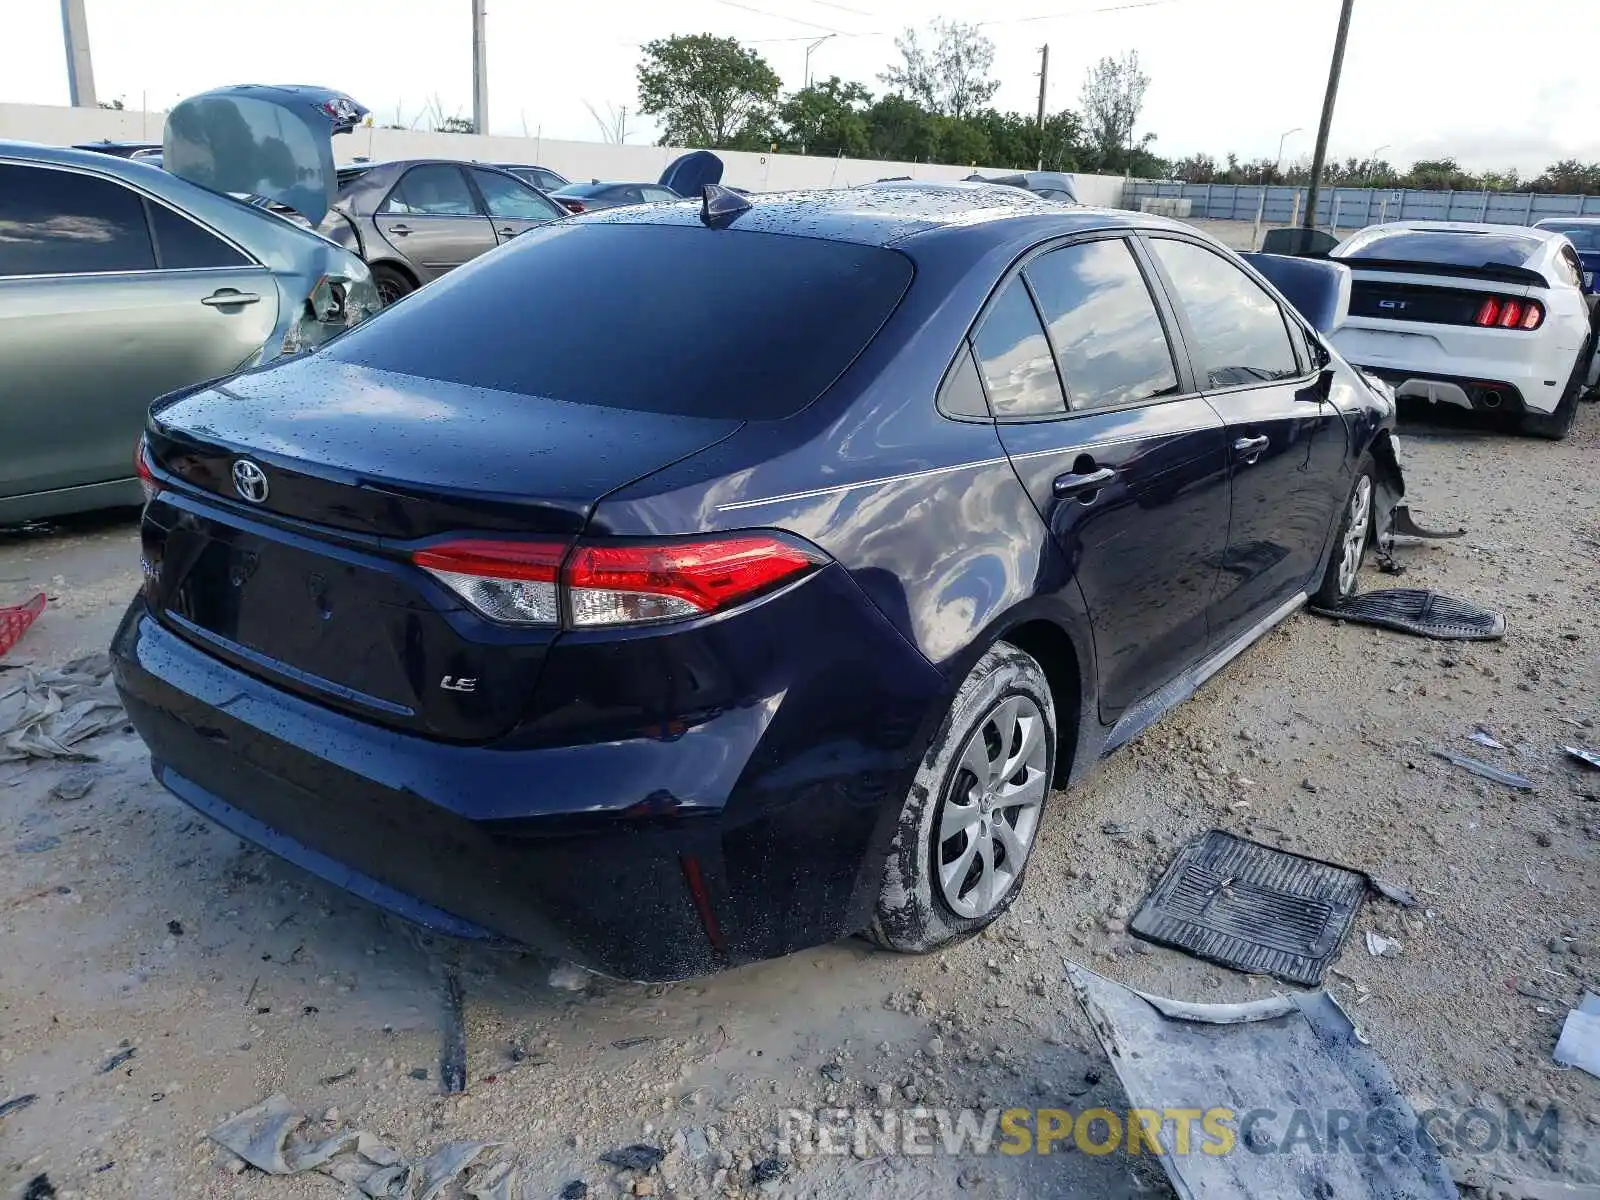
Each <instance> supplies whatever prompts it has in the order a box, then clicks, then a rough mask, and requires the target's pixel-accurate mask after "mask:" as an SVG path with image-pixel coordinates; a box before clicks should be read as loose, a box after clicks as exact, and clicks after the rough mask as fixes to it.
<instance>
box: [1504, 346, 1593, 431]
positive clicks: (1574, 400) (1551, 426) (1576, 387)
mask: <svg viewBox="0 0 1600 1200" xmlns="http://www.w3.org/2000/svg"><path fill="white" fill-rule="evenodd" d="M1592 348H1593V347H1592V345H1591V343H1590V342H1585V343H1584V346H1583V349H1582V350H1580V351H1578V361H1577V362H1575V363H1573V364H1572V377H1571V378H1570V379H1568V380H1567V390H1566V391H1564V392H1562V393H1561V402H1560V403H1559V404H1557V405H1556V408H1555V411H1554V412H1552V413H1524V414H1523V415H1522V422H1521V425H1520V428H1521V430H1522V432H1523V433H1525V434H1527V435H1528V436H1529V437H1537V438H1546V439H1548V440H1550V441H1552V442H1560V441H1564V440H1565V439H1566V437H1567V435H1568V434H1569V433H1571V432H1572V425H1573V422H1574V421H1576V420H1577V419H1578V398H1579V397H1580V396H1582V395H1583V391H1584V388H1585V387H1587V386H1588V382H1589V381H1588V378H1587V376H1588V374H1589V354H1590V352H1591V350H1592Z"/></svg>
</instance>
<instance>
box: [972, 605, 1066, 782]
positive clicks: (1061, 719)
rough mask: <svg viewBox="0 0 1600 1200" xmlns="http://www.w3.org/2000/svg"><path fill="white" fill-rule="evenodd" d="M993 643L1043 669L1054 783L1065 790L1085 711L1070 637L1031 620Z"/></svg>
mask: <svg viewBox="0 0 1600 1200" xmlns="http://www.w3.org/2000/svg"><path fill="white" fill-rule="evenodd" d="M994 640H995V641H997V642H1009V643H1010V644H1011V645H1013V646H1015V647H1016V648H1017V649H1019V650H1021V651H1023V652H1024V653H1025V654H1027V655H1029V656H1030V657H1031V658H1032V659H1033V660H1034V661H1035V662H1037V663H1038V664H1039V665H1040V666H1041V667H1042V668H1044V675H1045V680H1046V682H1048V683H1049V685H1050V694H1051V698H1052V699H1053V700H1054V702H1055V710H1056V732H1057V738H1058V745H1057V752H1056V763H1055V780H1054V781H1053V782H1054V783H1055V785H1056V786H1057V787H1061V786H1064V785H1065V784H1066V782H1067V780H1068V779H1069V778H1070V777H1071V774H1072V765H1073V757H1074V753H1075V751H1076V749H1077V741H1078V722H1079V721H1080V720H1081V719H1082V716H1083V711H1084V674H1083V665H1082V662H1081V660H1080V656H1079V654H1078V648H1077V646H1076V645H1075V644H1074V642H1073V639H1072V635H1071V634H1069V633H1068V632H1067V631H1066V630H1065V629H1063V628H1062V627H1061V626H1060V625H1058V624H1057V623H1056V622H1054V621H1051V620H1048V619H1045V618H1033V619H1030V620H1025V621H1023V622H1022V623H1021V624H1019V625H1013V626H1010V627H1009V628H1007V629H1005V630H1004V631H1003V632H1002V633H1001V634H1000V635H999V636H998V637H996V638H995V639H994Z"/></svg>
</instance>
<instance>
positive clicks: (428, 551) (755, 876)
mask: <svg viewBox="0 0 1600 1200" xmlns="http://www.w3.org/2000/svg"><path fill="white" fill-rule="evenodd" d="M1305 269H1306V270H1309V271H1312V272H1315V271H1318V270H1322V271H1326V272H1329V273H1337V272H1339V271H1342V270H1343V268H1340V267H1337V266H1331V265H1327V264H1312V265H1310V266H1308V267H1306V268H1305ZM1297 299H1298V297H1297ZM1308 311H1310V310H1309V309H1308ZM1392 420H1393V409H1392V405H1391V403H1390V402H1389V400H1388V399H1387V398H1386V396H1385V394H1384V393H1383V392H1382V391H1381V390H1380V389H1379V388H1378V387H1377V386H1375V385H1373V384H1371V383H1369V382H1368V381H1367V380H1366V379H1365V378H1364V377H1363V376H1361V375H1360V374H1358V373H1357V372H1356V371H1354V370H1352V369H1351V368H1350V367H1348V366H1347V365H1346V364H1345V363H1344V362H1343V361H1342V360H1341V359H1340V358H1339V357H1338V356H1337V354H1335V353H1334V352H1333V351H1331V350H1330V349H1329V348H1328V347H1327V345H1326V344H1325V343H1324V341H1323V340H1322V339H1321V337H1320V336H1319V335H1318V333H1317V331H1316V330H1315V329H1313V328H1312V326H1311V325H1310V324H1309V323H1308V322H1307V321H1306V320H1305V319H1304V318H1302V317H1301V316H1300V314H1299V313H1298V312H1296V311H1295V310H1294V309H1293V308H1292V307H1291V306H1290V305H1289V304H1288V303H1287V302H1286V301H1285V300H1284V299H1283V298H1282V296H1281V295H1280V294H1279V293H1278V292H1277V291H1276V290H1274V289H1273V288H1272V287H1271V286H1270V285H1268V284H1267V283H1266V282H1265V280H1264V279H1263V277H1262V276H1261V275H1259V274H1257V273H1256V272H1255V271H1254V270H1253V269H1251V268H1250V267H1247V266H1246V265H1245V264H1244V263H1243V262H1242V261H1241V260H1240V259H1239V258H1237V257H1236V256H1234V255H1232V254H1231V253H1229V252H1228V251H1226V250H1224V249H1222V248H1221V247H1220V246H1219V245H1217V244H1216V243H1215V242H1212V241H1210V240H1209V239H1207V238H1206V237H1204V236H1203V235H1200V234H1198V233H1196V232H1195V231H1194V230H1193V229H1190V228H1188V227H1186V226H1183V225H1180V224H1178V223H1176V222H1170V221H1165V220H1162V219H1159V218H1153V217H1145V216H1140V215H1137V214H1131V213H1113V212H1103V211H1095V210H1090V209H1066V208H1063V207H1062V206H1060V205H1056V204H1052V203H1049V202H1047V201H1042V200H1038V199H1036V198H1034V197H1032V196H1028V195H1026V194H1024V193H1021V192H1019V191H1017V190H1016V189H1013V188H972V187H964V188H952V189H948V190H941V189H927V190H917V191H910V192H908V191H905V190H898V191H896V190H881V191H879V190H874V189H871V188H867V189H853V190H849V191H839V192H825V193H810V194H796V195H790V196H775V197H762V198H759V199H757V200H755V201H753V202H751V201H746V200H743V199H741V198H739V197H737V196H734V195H732V194H731V193H730V192H728V191H726V190H721V189H710V190H709V191H708V193H707V199H706V201H705V203H704V205H702V204H700V203H680V204H672V205H661V206H655V207H642V208H631V209H626V210H616V211H613V212H602V213H597V214H594V215H591V216H586V217H581V218H578V219H576V220H573V221H570V222H569V221H563V222H558V223H555V224H552V225H550V226H548V227H544V228H541V229H537V230H533V231H531V232H529V233H527V234H524V235H523V236H521V237H519V238H518V239H517V240H516V242H515V243H513V244H512V245H510V246H507V247H503V248H502V249H501V250H499V251H496V252H495V253H494V254H490V255H486V256H484V257H483V258H480V259H478V260H477V261H475V262H474V263H472V264H470V265H468V266H466V267H463V268H461V269H460V270H458V271H455V272H452V273H451V274H450V275H449V276H447V277H446V278H445V279H443V280H441V281H439V282H438V283H436V284H434V285H432V286H430V287H428V288H427V289H425V290H423V291H421V292H419V293H418V294H417V295H415V296H413V297H410V298H408V300H407V301H406V302H405V303H403V304H400V305H397V306H395V307H394V308H392V309H390V310H387V311H385V312H383V313H382V314H380V315H379V316H377V317H376V318H374V319H373V320H370V321H368V322H366V323H365V324H364V325H362V326H360V327H358V328H356V329H354V330H352V331H351V332H349V333H347V334H345V335H344V336H342V337H341V338H339V339H338V340H336V341H335V342H333V343H331V344H330V345H328V346H327V347H325V348H323V349H322V350H319V351H318V352H317V353H316V354H313V355H309V356H303V357H302V358H299V359H296V360H294V361H290V362H286V363H284V364H282V365H279V366H273V367H269V368H265V369H261V370H256V371H251V372H247V373H245V374H243V375H241V376H238V377H236V378H234V379H232V380H229V381H226V382H223V383H220V384H215V385H212V386H209V387H202V388H199V389H196V390H194V391H192V392H188V393H183V394H179V395H175V396H173V397H169V398H168V399H167V400H166V401H164V402H163V403H161V404H159V405H158V406H157V407H156V409H155V411H154V413H153V415H152V417H151V420H150V423H149V426H148V432H147V435H146V439H145V442H144V444H143V446H142V448H141V451H140V456H141V457H140V466H141V473H142V475H143V477H144V479H145V483H146V487H147V491H148V492H149V494H150V496H151V499H150V502H149V504H148V505H147V507H146V511H145V517H144V524H143V555H144V569H145V585H144V588H143V591H142V593H141V595H139V596H138V597H137V598H136V599H135V600H134V602H133V604H132V606H131V608H130V609H129V611H128V613H127V616H126V617H125V619H124V621H123V623H122V626H121V628H120V630H119V631H118V633H117V636H116V640H115V645H114V656H115V663H116V677H117V681H118V685H119V687H120V688H121V690H122V693H123V696H124V698H125V700H126V703H127V707H128V712H129V714H130V716H131V718H132V720H133V722H134V724H135V726H136V727H137V729H138V731H139V733H140V734H141V736H142V737H143V738H144V740H145V741H146V742H147V743H148V745H149V747H150V751H151V756H152V759H153V763H154V770H155V773H156V776H157V778H158V779H159V780H160V781H161V782H162V783H163V784H165V785H166V786H167V787H168V788H170V789H171V790H172V791H173V792H174V793H176V794H177V795H178V796H179V797H181V798H182V799H184V800H185V801H187V802H188V803H189V804H191V805H192V806H194V807H195V808H196V809H198V810H199V811H201V812H202V813H205V814H206V815H208V816H210V817H211V818H213V819H214V820H216V821H217V822H219V823H221V824H222V825H224V826H226V827H227V828H229V829H231V830H233V831H234V832H236V833H237V834H239V835H241V836H243V837H245V838H247V839H250V840H253V841H256V842H259V843H260V844H262V845H265V846H267V847H269V848H270V849H272V850H274V851H275V852H276V853H278V854H280V855H282V856H283V857H285V858H287V859H289V860H291V861H293V862H296V863H299V864H301V865H302V866H304V867H306V868H307V869H309V870H311V871H313V872H315V873H317V874H319V875H321V876H322V877H324V878H326V879H329V880H332V881H333V882H335V883H337V884H339V885H341V886H343V887H346V888H349V889H351V890H352V891H354V892H356V893H358V894H361V895H364V896H366V897H368V898H370V899H372V900H373V901H375V902H377V903H379V904H382V905H385V906H387V907H389V908H391V909H393V910H395V911H397V912H399V913H402V914H404V915H406V916H408V917H410V918H412V919H415V920H417V921H420V922H423V923H424V924H427V925H429V926H431V927H433V928H435V929H439V930H442V931H444V932H447V933H450V934H455V935H459V936H465V937H480V938H492V939H498V940H503V941H511V942H517V943H525V944H536V945H538V946H540V947H542V948H546V949H549V950H551V951H553V952H555V953H558V954H561V955H564V956H566V957H568V958H571V959H574V960H576V961H577V962H579V963H582V964H584V965H586V966H589V967H591V968H593V969H596V970H598V971H601V972H604V973H607V974H611V975H615V976H623V977H628V978H633V979H648V980H660V979H671V978H678V977H683V976H688V975H692V974H696V973H702V972H706V971H709V970H714V969H716V968H719V967H723V966H727V965H730V964H735V963H740V962H747V961H750V960H753V959H760V958H765V957H770V956H774V955H780V954H784V953H786V952H789V951H792V950H795V949H798V948H801V947H805V946H810V945H814V944H817V943H820V942H823V941H826V940H829V939H832V938H836V937H838V936H840V935H843V934H849V933H853V932H857V931H867V932H869V933H870V934H871V936H872V937H873V938H874V939H875V940H876V941H877V942H879V943H880V944H881V945H883V946H886V947H888V948H891V949H894V950H901V951H926V950H930V949H934V948H936V947H939V946H942V945H945V944H947V943H948V942H950V941H951V940H953V939H956V938H959V937H961V936H963V935H966V934H969V933H972V932H974V931H976V930H978V929H980V928H982V927H983V926H984V925H985V924H987V923H988V922H990V921H992V920H994V919H995V917H996V916H997V915H999V914H1000V913H1001V912H1003V911H1004V910H1005V909H1006V908H1007V906H1008V905H1009V904H1010V903H1011V902H1012V901H1013V900H1014V899H1015V897H1016V896H1017V894H1018V891H1019V890H1020V888H1021V886H1022V882H1023V876H1024V873H1025V870H1026V867H1027V863H1028V858H1029V853H1030V851H1031V849H1032V847H1033V844H1034V840H1035V837H1036V834H1037V832H1038V830H1039V827H1040V821H1041V819H1042V816H1043V812H1044V809H1045V808H1046V806H1047V804H1049V803H1052V793H1053V791H1054V790H1055V789H1056V788H1058V787H1060V786H1064V785H1066V784H1068V783H1070V782H1072V781H1074V780H1076V779H1078V778H1080V777H1081V776H1083V775H1084V774H1085V772H1087V771H1088V770H1089V769H1090V768H1091V767H1092V766H1093V764H1094V763H1095V762H1096V761H1097V760H1098V759H1100V758H1101V757H1102V756H1103V755H1104V754H1106V753H1108V752H1109V751H1110V750H1112V749H1114V748H1115V747H1117V746H1119V745H1121V744H1122V743H1124V742H1126V741H1127V740H1129V739H1130V738H1132V737H1133V736H1135V735H1136V734H1137V733H1138V732H1140V731H1141V730H1143V729H1144V728H1146V727H1148V726H1149V725H1150V724H1151V723H1152V722H1153V721H1154V720H1156V719H1157V718H1158V717H1159V716H1160V715H1161V713H1162V712H1163V711H1165V710H1166V709H1167V708H1170V707H1171V706H1172V705H1174V704H1176V703H1178V702H1180V701H1181V700H1183V699H1184V698H1185V697H1187V696H1188V695H1189V694H1191V693H1192V692H1193V690H1194V689H1195V688H1196V687H1197V686H1198V685H1199V684H1200V683H1201V682H1202V681H1204V680H1205V679H1206V678H1207V677H1208V676H1210V675H1211V674H1212V673H1214V672H1215V671H1216V670H1218V669H1220V668H1221V667H1222V666H1223V665H1224V664H1226V663H1227V662H1228V661H1229V660H1230V659H1232V658H1233V657H1234V656H1236V655H1237V654H1239V653H1241V652H1242V651H1243V650H1244V649H1245V648H1247V647H1248V646H1249V645H1250V644H1251V643H1252V642H1254V641H1255V640H1256V639H1257V638H1259V637H1261V636H1262V635H1263V634H1264V633H1265V632H1266V631H1267V630H1269V629H1271V628H1272V627H1273V625H1274V624H1276V623H1277V622H1278V621H1281V620H1282V619H1283V618H1284V617H1286V616H1288V615H1289V614H1290V613H1292V612H1294V611H1295V609H1296V608H1297V607H1299V606H1300V605H1301V604H1303V603H1304V602H1305V601H1306V599H1307V597H1308V596H1311V595H1313V594H1315V595H1316V596H1317V597H1319V598H1320V599H1321V600H1322V601H1324V602H1330V601H1337V599H1338V598H1340V597H1342V596H1347V595H1349V594H1350V593H1352V592H1353V591H1354V590H1355V588H1356V585H1357V575H1358V573H1359V571H1360V569H1361V566H1362V561H1363V557H1364V555H1365V554H1366V552H1367V548H1368V545H1369V541H1370V539H1371V537H1372V534H1373V529H1374V524H1375V520H1376V519H1378V518H1381V514H1382V511H1383V508H1384V503H1385V497H1390V498H1392V497H1393V495H1394V494H1395V493H1396V492H1397V491H1398V489H1399V488H1400V486H1401V485H1400V481H1399V474H1398V472H1399V468H1398V464H1397V463H1396V461H1395V457H1394V453H1393V448H1392V445H1391V441H1390V432H1389V431H1390V429H1391V426H1392ZM1053 803H1054V805H1055V806H1056V807H1058V808H1062V809H1064V808H1066V807H1068V806H1069V805H1070V800H1065V799H1061V798H1059V797H1057V798H1056V799H1055V800H1054V801H1053Z"/></svg>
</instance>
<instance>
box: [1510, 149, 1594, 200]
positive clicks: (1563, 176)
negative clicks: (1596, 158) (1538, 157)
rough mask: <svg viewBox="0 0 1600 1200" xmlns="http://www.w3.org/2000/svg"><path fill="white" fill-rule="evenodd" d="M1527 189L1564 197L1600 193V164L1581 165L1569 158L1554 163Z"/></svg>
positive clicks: (1528, 185)
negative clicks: (1554, 193) (1553, 193)
mask: <svg viewBox="0 0 1600 1200" xmlns="http://www.w3.org/2000/svg"><path fill="white" fill-rule="evenodd" d="M1527 187H1528V188H1529V189H1530V190H1532V191H1535V192H1556V193H1559V194H1561V195H1564V196H1572V195H1578V194H1580V193H1581V194H1587V195H1593V194H1594V193H1596V192H1600V162H1592V163H1581V162H1579V161H1578V160H1577V159H1575V158H1568V159H1564V160H1562V161H1561V162H1558V163H1552V164H1551V165H1550V166H1548V167H1546V168H1545V169H1544V173H1543V174H1542V175H1540V176H1539V177H1538V178H1537V179H1535V180H1533V181H1532V182H1531V183H1529V184H1527Z"/></svg>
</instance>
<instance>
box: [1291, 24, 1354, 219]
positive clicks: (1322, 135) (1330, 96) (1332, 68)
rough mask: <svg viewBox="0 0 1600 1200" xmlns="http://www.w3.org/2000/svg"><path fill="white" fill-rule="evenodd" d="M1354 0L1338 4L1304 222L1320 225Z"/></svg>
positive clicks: (1307, 191)
mask: <svg viewBox="0 0 1600 1200" xmlns="http://www.w3.org/2000/svg"><path fill="white" fill-rule="evenodd" d="M1354 5H1355V0H1342V2H1341V4H1340V6H1339V32H1338V33H1336V34H1334V38H1333V62H1332V63H1331V64H1329V66H1328V93H1327V95H1325V96H1324V97H1323V98H1322V123H1321V124H1320V125H1318V126H1317V149H1316V151H1315V153H1313V154H1312V156H1311V186H1310V187H1309V188H1307V189H1306V211H1305V213H1304V214H1303V215H1302V218H1301V225H1302V227H1303V228H1305V229H1315V228H1316V227H1317V189H1318V188H1319V187H1321V186H1322V167H1323V164H1324V163H1325V162H1327V160H1328V131H1329V130H1330V129H1332V128H1333V105H1334V101H1336V100H1337V99H1338V98H1339V74H1340V72H1342V71H1343V70H1344V44H1345V41H1346V40H1347V39H1348V38H1349V37H1350V10H1351V8H1352V7H1354Z"/></svg>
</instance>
